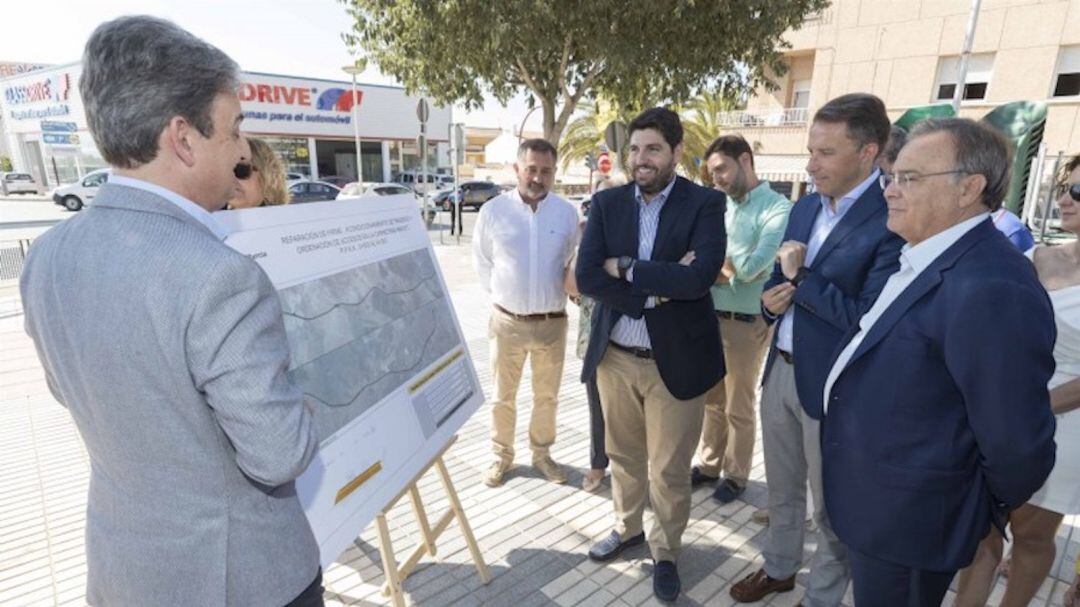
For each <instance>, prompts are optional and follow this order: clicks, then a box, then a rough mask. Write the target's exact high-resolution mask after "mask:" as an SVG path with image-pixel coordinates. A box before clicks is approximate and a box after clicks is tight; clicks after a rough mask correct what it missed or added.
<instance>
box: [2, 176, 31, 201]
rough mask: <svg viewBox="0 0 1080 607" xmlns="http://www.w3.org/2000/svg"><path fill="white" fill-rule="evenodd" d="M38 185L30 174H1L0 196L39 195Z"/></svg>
mask: <svg viewBox="0 0 1080 607" xmlns="http://www.w3.org/2000/svg"><path fill="white" fill-rule="evenodd" d="M37 191H38V190H37V183H36V182H35V181H34V178H33V177H31V176H30V174H29V173H0V194H3V195H4V196H7V195H9V194H37Z"/></svg>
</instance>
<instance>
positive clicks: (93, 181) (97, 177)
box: [82, 173, 109, 188]
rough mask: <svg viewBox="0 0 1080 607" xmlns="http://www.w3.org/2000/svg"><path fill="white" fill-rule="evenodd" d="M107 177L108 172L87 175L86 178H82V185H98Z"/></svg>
mask: <svg viewBox="0 0 1080 607" xmlns="http://www.w3.org/2000/svg"><path fill="white" fill-rule="evenodd" d="M108 177H109V174H108V173H95V174H93V175H89V176H87V178H86V179H83V182H82V184H83V187H85V188H96V187H100V186H101V184H103V183H105V180H106V179H107V178H108Z"/></svg>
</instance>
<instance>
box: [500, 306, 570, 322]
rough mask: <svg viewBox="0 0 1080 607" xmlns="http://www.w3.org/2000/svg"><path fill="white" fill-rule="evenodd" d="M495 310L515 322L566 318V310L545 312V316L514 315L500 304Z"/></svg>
mask: <svg viewBox="0 0 1080 607" xmlns="http://www.w3.org/2000/svg"><path fill="white" fill-rule="evenodd" d="M495 309H496V310H498V311H500V312H502V313H503V314H506V315H507V316H509V317H511V318H513V319H515V320H550V319H553V318H566V310H559V311H558V312H545V313H543V314H514V313H513V312H511V311H510V310H507V309H506V308H504V307H502V306H500V305H499V304H495Z"/></svg>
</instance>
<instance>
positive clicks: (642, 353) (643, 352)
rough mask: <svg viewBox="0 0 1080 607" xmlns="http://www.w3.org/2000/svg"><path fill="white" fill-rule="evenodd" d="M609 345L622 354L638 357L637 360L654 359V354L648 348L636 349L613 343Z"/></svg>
mask: <svg viewBox="0 0 1080 607" xmlns="http://www.w3.org/2000/svg"><path fill="white" fill-rule="evenodd" d="M608 343H609V344H611V347H612V348H615V349H616V350H620V351H622V352H626V353H627V354H629V355H631V356H636V357H637V358H647V359H649V360H652V359H653V352H652V350H650V349H648V348H634V347H631V346H624V345H622V344H617V343H615V342H613V341H609V342H608Z"/></svg>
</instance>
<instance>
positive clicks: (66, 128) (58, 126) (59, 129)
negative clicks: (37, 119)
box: [41, 120, 79, 133]
mask: <svg viewBox="0 0 1080 607" xmlns="http://www.w3.org/2000/svg"><path fill="white" fill-rule="evenodd" d="M41 130H42V132H44V133H74V132H75V131H77V130H79V127H78V126H77V125H76V124H75V123H74V122H55V121H51V120H42V121H41Z"/></svg>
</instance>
